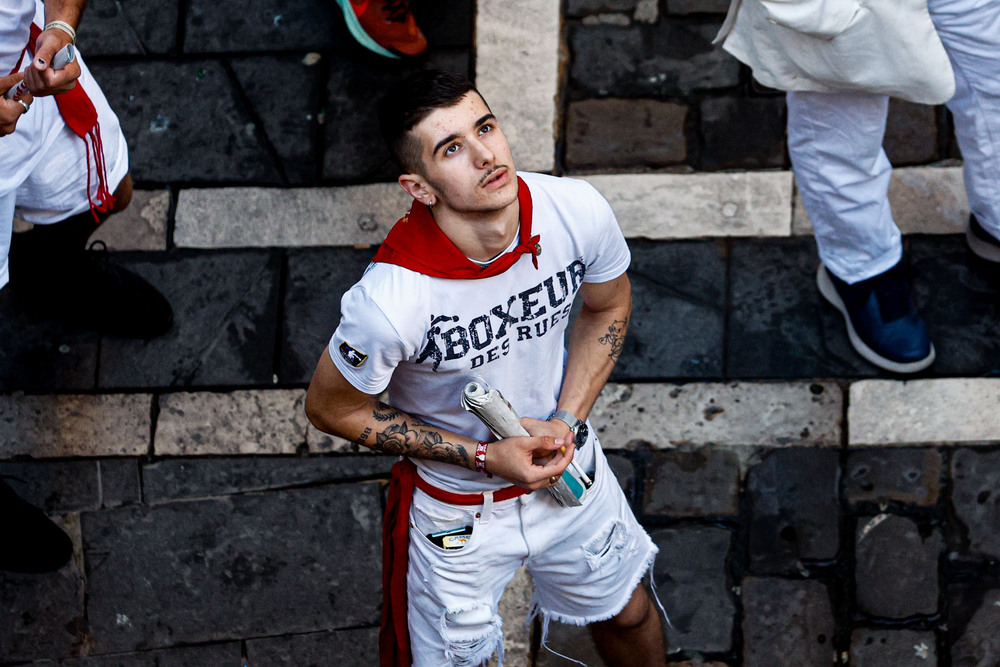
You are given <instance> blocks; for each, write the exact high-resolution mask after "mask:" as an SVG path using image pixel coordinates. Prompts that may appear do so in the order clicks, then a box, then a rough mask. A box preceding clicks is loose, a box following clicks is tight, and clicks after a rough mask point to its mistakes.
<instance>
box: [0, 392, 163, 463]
mask: <svg viewBox="0 0 1000 667" xmlns="http://www.w3.org/2000/svg"><path fill="white" fill-rule="evenodd" d="M152 407H153V397H152V396H151V395H149V394H105V395H96V396H91V395H82V394H61V395H50V396H26V395H24V394H9V395H0V459H9V458H13V457H20V456H29V457H33V458H46V457H70V456H82V457H89V456H141V455H145V454H146V453H147V452H148V449H149V434H150V429H151V423H152V422H151V419H152V417H151V414H152Z"/></svg>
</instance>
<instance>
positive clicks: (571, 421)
mask: <svg viewBox="0 0 1000 667" xmlns="http://www.w3.org/2000/svg"><path fill="white" fill-rule="evenodd" d="M553 419H558V420H560V421H564V422H566V425H567V426H569V428H570V430H571V431H573V433H576V431H577V429H578V428H580V427H581V426H582V425H583V421H582V420H580V419H577V418H576V415H574V414H573V413H572V412H570V411H569V410H556V411H555V412H553V413H552V414H551V415H549V419H548V420H549V421H552V420H553Z"/></svg>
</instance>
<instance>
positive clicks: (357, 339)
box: [329, 285, 406, 395]
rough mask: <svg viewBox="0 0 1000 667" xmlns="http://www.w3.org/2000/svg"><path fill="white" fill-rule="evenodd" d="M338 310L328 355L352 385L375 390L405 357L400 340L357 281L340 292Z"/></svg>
mask: <svg viewBox="0 0 1000 667" xmlns="http://www.w3.org/2000/svg"><path fill="white" fill-rule="evenodd" d="M340 313H341V317H340V325H339V326H338V327H337V330H336V331H334V332H333V336H332V337H331V338H330V344H329V352H330V358H331V359H333V363H334V365H335V366H336V367H337V368H338V369H339V370H340V372H341V373H342V374H343V376H344V377H345V378H346V379H347V381H348V382H350V383H351V384H352V385H353V386H354V388H355V389H357V390H358V391H362V392H364V393H366V394H371V395H375V394H379V393H381V392H382V391H384V390H385V388H386V387H387V386H388V385H389V380H390V379H391V378H392V373H393V371H394V370H395V368H396V365H397V364H399V362H400V361H401V360H403V359H404V358H406V352H405V349H404V344H403V341H402V340H401V338H400V336H399V334H398V333H397V332H396V329H395V327H393V326H392V323H391V322H390V321H389V319H388V318H387V317H386V316H385V313H383V311H382V309H381V308H380V307H379V306H378V304H377V303H376V302H375V301H374V300H373V299H372V298H371V296H370V295H369V294H368V292H367V290H365V289H364V287H363V286H361V285H355V286H354V287H352V288H351V289H350V290H349V291H348V292H347V294H345V295H344V296H343V298H342V299H341V300H340Z"/></svg>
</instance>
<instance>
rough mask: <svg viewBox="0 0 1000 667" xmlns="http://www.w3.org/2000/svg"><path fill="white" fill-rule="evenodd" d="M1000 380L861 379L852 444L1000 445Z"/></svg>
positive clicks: (851, 408) (853, 402)
mask: <svg viewBox="0 0 1000 667" xmlns="http://www.w3.org/2000/svg"><path fill="white" fill-rule="evenodd" d="M998 406H1000V378H946V379H931V380H909V381H904V380H861V381H858V382H855V383H853V384H852V385H851V387H850V393H849V403H848V418H847V419H848V445H849V446H851V447H865V446H884V445H952V444H954V445H974V444H992V443H997V442H1000V409H998Z"/></svg>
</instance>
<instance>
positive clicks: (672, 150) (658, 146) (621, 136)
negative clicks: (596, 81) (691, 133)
mask: <svg viewBox="0 0 1000 667" xmlns="http://www.w3.org/2000/svg"><path fill="white" fill-rule="evenodd" d="M567 115H568V117H567V120H566V158H565V159H566V166H567V167H568V168H569V169H586V168H598V169H612V168H616V167H618V168H629V167H663V166H666V165H670V164H679V163H683V162H684V160H685V158H687V141H686V139H685V136H684V121H685V119H686V118H687V107H686V106H684V105H682V104H675V103H673V102H658V101H656V100H618V99H607V100H583V101H581V102H573V103H570V105H569V109H568V111H567ZM650 137H655V140H653V141H651V140H650Z"/></svg>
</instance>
